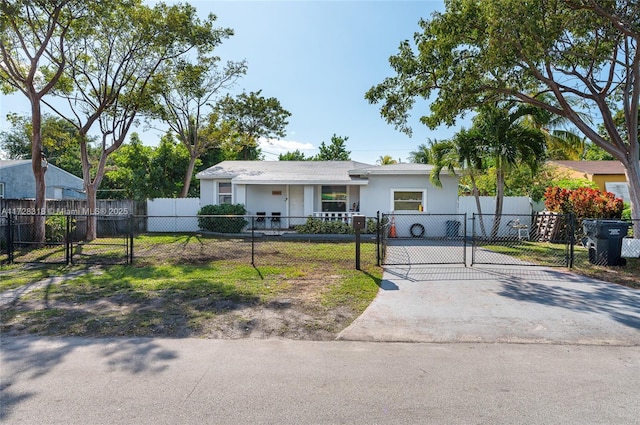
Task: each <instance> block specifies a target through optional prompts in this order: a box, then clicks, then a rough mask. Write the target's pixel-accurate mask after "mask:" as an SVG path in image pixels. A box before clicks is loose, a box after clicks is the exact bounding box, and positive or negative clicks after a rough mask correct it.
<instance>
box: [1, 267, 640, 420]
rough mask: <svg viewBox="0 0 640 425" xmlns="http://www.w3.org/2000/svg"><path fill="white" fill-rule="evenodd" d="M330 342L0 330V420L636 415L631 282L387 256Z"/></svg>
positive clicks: (639, 370)
mask: <svg viewBox="0 0 640 425" xmlns="http://www.w3.org/2000/svg"><path fill="white" fill-rule="evenodd" d="M340 338H341V339H342V340H341V341H331V342H308V341H289V340H274V339H271V340H257V339H244V340H206V339H127V338H121V339H88V338H36V337H21V338H7V337H3V338H2V339H1V340H0V355H1V358H0V365H1V369H0V383H1V385H0V391H1V393H0V422H2V423H3V424H5V423H6V424H47V425H48V424H65V425H72V424H82V425H87V424H89V425H92V424H127V425H129V424H154V425H155V424H249V423H252V424H253V423H268V424H339V423H347V424H372V423H383V424H413V423H420V424H423V423H425V424H449V423H451V424H541V423H549V424H551V423H553V424H577V423H580V424H638V423H640V422H639V419H638V418H640V403H638V396H639V395H640V292H639V291H637V290H631V289H629V288H625V287H622V286H619V285H612V284H608V283H605V282H600V281H595V280H590V279H586V278H584V277H580V276H577V275H573V274H571V273H568V272H564V271H561V270H555V269H545V268H530V267H525V266H508V267H505V266H502V267H494V268H490V267H466V268H465V267H462V266H460V267H455V266H451V267H449V266H439V267H416V266H413V267H409V266H397V267H390V268H387V269H386V270H385V273H384V278H383V281H382V283H381V290H380V292H379V294H378V296H377V297H376V299H375V300H374V302H373V303H372V304H371V306H370V307H369V308H368V309H367V310H366V311H365V312H364V314H363V315H361V316H360V317H359V318H358V319H356V320H355V321H354V323H353V324H352V325H351V326H349V327H348V328H347V329H345V330H344V331H343V332H342V333H341V335H340ZM400 341H413V343H406V342H400Z"/></svg>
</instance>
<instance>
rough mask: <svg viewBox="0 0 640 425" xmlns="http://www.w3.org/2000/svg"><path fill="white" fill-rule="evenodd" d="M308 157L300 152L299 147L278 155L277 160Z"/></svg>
mask: <svg viewBox="0 0 640 425" xmlns="http://www.w3.org/2000/svg"><path fill="white" fill-rule="evenodd" d="M308 159H309V158H306V157H305V156H304V153H302V152H300V149H296V150H295V151H293V152H287V153H281V154H280V155H278V161H307V160H308Z"/></svg>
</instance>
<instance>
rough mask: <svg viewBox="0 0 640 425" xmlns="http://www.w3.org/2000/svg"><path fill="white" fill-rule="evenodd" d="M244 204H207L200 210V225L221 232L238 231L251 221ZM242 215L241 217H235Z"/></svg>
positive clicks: (203, 228)
mask: <svg viewBox="0 0 640 425" xmlns="http://www.w3.org/2000/svg"><path fill="white" fill-rule="evenodd" d="M246 213H247V210H246V209H245V207H244V205H242V204H235V205H232V204H222V205H205V206H204V207H202V208H200V211H198V216H202V217H198V226H199V227H200V228H201V229H202V230H208V231H210V232H219V233H238V232H241V231H242V229H243V228H244V227H245V226H246V225H247V224H248V223H249V222H248V221H247V220H245V219H244V215H245V214H246ZM233 216H241V217H233Z"/></svg>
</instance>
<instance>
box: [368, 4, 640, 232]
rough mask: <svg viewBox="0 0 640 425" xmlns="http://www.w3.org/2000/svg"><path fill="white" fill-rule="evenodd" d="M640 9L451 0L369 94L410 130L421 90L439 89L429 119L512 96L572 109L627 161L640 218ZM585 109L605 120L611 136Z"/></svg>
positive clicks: (578, 123) (597, 139)
mask: <svg viewBox="0 0 640 425" xmlns="http://www.w3.org/2000/svg"><path fill="white" fill-rule="evenodd" d="M639 16H640V2H638V1H636V0H618V1H598V0H566V1H548V0H534V1H526V2H524V1H520V0H450V1H447V2H446V10H445V12H443V13H435V14H433V15H432V16H431V19H429V20H421V21H420V26H421V28H422V31H421V32H418V33H416V34H415V37H414V40H415V45H416V46H415V49H414V46H412V44H411V43H410V42H409V41H404V42H402V43H401V45H400V50H399V52H398V53H397V54H396V55H394V56H392V57H391V58H390V64H391V66H392V68H393V69H394V71H395V72H396V74H397V75H396V76H394V77H390V78H387V79H385V80H384V81H383V82H382V83H380V84H378V85H376V86H374V87H372V88H371V89H370V90H369V91H368V92H367V94H366V98H367V99H368V100H369V101H370V102H372V103H378V102H382V103H383V104H382V107H381V114H382V116H383V117H384V118H385V119H386V120H387V121H388V122H389V123H392V124H394V125H395V126H396V127H397V128H399V129H401V130H403V131H406V132H410V131H411V129H410V127H409V125H408V123H407V118H408V116H409V112H410V110H411V109H412V107H413V105H414V103H415V100H416V98H424V99H429V98H431V97H432V96H435V100H434V101H433V102H432V103H431V106H430V111H429V112H428V113H427V114H425V115H424V116H423V117H422V118H421V121H422V122H423V123H425V124H427V125H428V126H430V127H435V126H437V125H439V124H442V123H444V124H449V125H452V124H453V123H454V122H455V120H456V117H458V116H459V115H461V114H464V113H465V111H469V110H472V109H474V108H476V107H477V106H478V105H481V104H483V103H486V102H490V101H495V100H497V99H504V98H505V97H507V98H516V99H518V100H519V101H521V102H524V103H528V104H531V105H534V106H538V107H540V108H543V109H546V110H548V111H550V112H552V113H554V114H556V115H559V116H562V117H565V118H566V119H567V120H568V121H569V122H570V123H571V124H572V125H573V126H575V127H576V128H577V129H578V130H579V131H580V132H582V133H583V134H584V135H585V136H586V137H587V139H589V140H590V141H591V142H593V143H594V144H595V145H597V146H599V147H601V148H602V149H604V150H605V151H607V152H608V153H609V154H611V155H612V156H613V157H614V158H616V159H617V160H619V161H620V162H621V163H622V164H623V165H624V167H625V170H626V176H627V181H628V182H629V189H630V196H631V204H632V214H631V215H632V218H634V219H636V220H638V223H640V161H638V158H639V157H640V145H639V143H638V105H639V103H640V100H639V99H640V78H638V76H639V75H640V54H639V53H638V44H639V43H640V25H639V22H638V19H639V18H638V17H639ZM539 93H550V94H551V95H552V96H553V99H554V101H553V103H550V102H546V101H545V100H544V98H541V97H540V96H537V95H538V94H539ZM576 100H578V101H579V102H577V103H576V102H575V101H576ZM576 105H579V106H576ZM617 110H622V111H623V115H624V125H623V128H624V129H625V131H624V132H623V131H621V130H620V128H618V126H616V123H615V120H614V116H615V113H616V111H617ZM582 112H586V113H588V114H590V115H591V117H592V118H597V120H595V121H596V122H597V121H601V122H602V125H603V127H604V129H605V132H606V136H607V137H603V135H602V134H600V133H599V132H598V127H597V125H595V124H592V123H591V122H590V121H589V120H586V119H584V118H583V116H584V115H583V114H582ZM635 235H640V224H639V225H638V226H637V228H636V232H635Z"/></svg>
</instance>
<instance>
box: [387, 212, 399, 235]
mask: <svg viewBox="0 0 640 425" xmlns="http://www.w3.org/2000/svg"><path fill="white" fill-rule="evenodd" d="M389 237H390V238H397V237H398V235H396V218H395V217H394V216H391V226H390V227H389Z"/></svg>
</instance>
